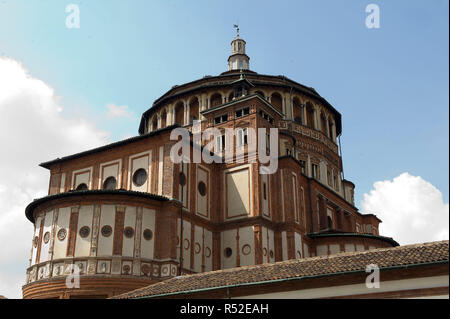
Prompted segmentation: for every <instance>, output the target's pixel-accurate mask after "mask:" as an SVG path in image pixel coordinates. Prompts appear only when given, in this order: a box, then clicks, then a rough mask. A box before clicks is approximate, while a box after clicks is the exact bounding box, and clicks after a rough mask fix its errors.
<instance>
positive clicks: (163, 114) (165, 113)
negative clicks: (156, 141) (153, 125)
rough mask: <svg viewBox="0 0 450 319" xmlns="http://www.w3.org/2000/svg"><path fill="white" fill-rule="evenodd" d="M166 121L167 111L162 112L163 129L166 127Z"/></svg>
mask: <svg viewBox="0 0 450 319" xmlns="http://www.w3.org/2000/svg"><path fill="white" fill-rule="evenodd" d="M166 120H167V112H166V109H164V110H163V111H162V112H161V128H164V127H166Z"/></svg>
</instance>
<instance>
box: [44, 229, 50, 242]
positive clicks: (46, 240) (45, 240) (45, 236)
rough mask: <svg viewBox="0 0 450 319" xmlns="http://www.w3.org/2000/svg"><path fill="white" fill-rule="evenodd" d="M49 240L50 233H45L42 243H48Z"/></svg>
mask: <svg viewBox="0 0 450 319" xmlns="http://www.w3.org/2000/svg"><path fill="white" fill-rule="evenodd" d="M49 240H50V233H49V232H46V233H45V235H44V243H48V241H49Z"/></svg>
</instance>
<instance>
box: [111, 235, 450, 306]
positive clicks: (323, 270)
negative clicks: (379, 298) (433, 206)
mask: <svg viewBox="0 0 450 319" xmlns="http://www.w3.org/2000/svg"><path fill="white" fill-rule="evenodd" d="M448 250H449V242H448V240H446V241H439V242H432V243H424V244H416V245H407V246H398V247H394V248H381V249H374V250H368V251H363V252H349V253H340V254H336V255H330V256H321V257H312V258H304V259H293V260H287V261H282V262H277V263H271V264H262V265H255V266H246V267H239V268H232V269H226V270H218V271H211V272H205V273H199V274H194V275H185V276H183V277H175V278H172V279H168V280H165V281H162V282H159V283H156V284H153V285H150V286H148V287H144V288H140V289H137V290H134V291H131V292H128V293H125V294H122V295H119V296H116V297H115V298H130V299H131V298H141V297H144V298H145V297H149V298H150V297H158V296H164V295H176V294H181V293H186V292H193V291H196V290H206V289H211V290H212V289H217V288H219V287H226V286H239V285H242V286H243V285H248V284H255V283H262V282H270V281H275V280H286V279H302V278H311V277H316V276H329V275H334V274H342V273H349V272H365V269H366V266H367V265H369V264H377V265H378V267H380V269H381V270H383V269H386V268H401V267H405V266H408V267H410V266H412V265H415V266H418V265H424V264H433V263H448Z"/></svg>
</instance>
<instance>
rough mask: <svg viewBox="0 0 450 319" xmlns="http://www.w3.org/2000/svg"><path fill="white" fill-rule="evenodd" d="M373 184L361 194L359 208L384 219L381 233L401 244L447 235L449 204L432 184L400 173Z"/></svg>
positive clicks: (440, 238) (444, 237)
mask: <svg viewBox="0 0 450 319" xmlns="http://www.w3.org/2000/svg"><path fill="white" fill-rule="evenodd" d="M373 186H374V189H373V190H371V191H370V193H369V194H364V199H363V201H362V204H361V207H362V211H363V212H364V213H374V214H376V215H377V216H378V217H379V218H380V219H381V220H382V221H383V222H382V223H381V224H380V234H381V235H384V236H389V237H393V238H394V239H395V240H397V241H398V242H399V243H400V244H401V245H405V244H412V243H422V242H429V241H435V240H444V239H448V238H449V225H448V222H449V204H448V203H444V200H443V197H442V193H441V192H440V191H439V190H438V189H437V188H436V187H434V186H433V185H432V184H431V183H429V182H427V181H425V180H424V179H423V178H422V177H420V176H412V175H410V174H409V173H403V174H401V175H399V176H397V177H395V178H394V179H393V180H392V181H379V182H375V183H374V184H373Z"/></svg>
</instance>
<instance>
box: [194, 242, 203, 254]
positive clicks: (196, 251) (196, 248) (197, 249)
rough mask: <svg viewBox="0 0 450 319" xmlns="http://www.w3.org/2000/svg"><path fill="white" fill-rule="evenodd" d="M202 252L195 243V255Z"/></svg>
mask: <svg viewBox="0 0 450 319" xmlns="http://www.w3.org/2000/svg"><path fill="white" fill-rule="evenodd" d="M201 250H202V247H201V246H200V244H199V243H195V248H194V251H195V253H196V254H200V251H201Z"/></svg>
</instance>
